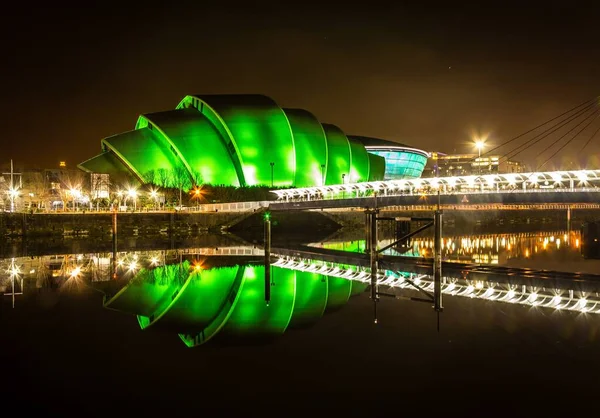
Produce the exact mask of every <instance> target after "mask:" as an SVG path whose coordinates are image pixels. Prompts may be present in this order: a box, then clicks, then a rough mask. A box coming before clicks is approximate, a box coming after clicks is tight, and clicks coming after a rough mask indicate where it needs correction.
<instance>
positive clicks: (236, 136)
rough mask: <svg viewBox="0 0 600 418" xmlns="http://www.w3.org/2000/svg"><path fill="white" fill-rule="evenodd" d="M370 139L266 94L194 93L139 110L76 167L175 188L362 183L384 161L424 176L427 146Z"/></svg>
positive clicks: (394, 171) (376, 176) (379, 173)
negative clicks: (160, 108) (173, 103)
mask: <svg viewBox="0 0 600 418" xmlns="http://www.w3.org/2000/svg"><path fill="white" fill-rule="evenodd" d="M365 141H366V142H365ZM372 141H381V140H374V139H373V138H364V137H358V136H348V135H346V134H345V133H344V132H343V131H342V130H341V129H340V128H338V127H337V126H335V125H331V124H325V123H321V122H319V121H318V120H317V118H316V117H315V116H314V115H312V114H311V113H310V112H308V111H306V110H302V109H287V108H286V109H282V108H280V107H279V106H278V105H277V104H276V103H275V102H274V101H273V100H272V99H270V98H268V97H266V96H261V95H193V96H186V97H185V98H184V99H183V100H182V101H181V102H180V103H179V104H178V105H177V107H176V109H175V110H169V111H164V112H158V113H151V114H145V115H141V116H140V117H139V118H138V121H137V124H136V126H135V129H134V130H132V131H129V132H124V133H121V134H118V135H115V136H112V137H109V138H105V139H103V140H102V141H101V148H102V152H101V153H100V154H99V155H97V156H96V157H93V158H91V159H89V160H87V161H85V162H83V163H81V164H79V167H80V168H81V169H82V170H84V171H86V172H88V173H102V174H110V177H111V179H112V180H113V182H115V181H118V179H120V181H128V182H131V183H133V182H136V183H141V184H145V183H152V184H155V185H157V186H159V187H175V188H179V189H189V188H191V187H192V186H194V185H198V184H213V185H233V186H253V185H267V186H272V187H306V186H319V185H323V184H340V183H343V182H352V183H354V182H364V181H373V180H382V179H383V178H384V173H385V172H386V166H387V167H389V170H390V171H389V172H390V175H393V176H395V177H394V178H398V176H406V177H416V176H419V175H420V174H421V172H422V167H421V166H423V167H424V165H425V161H426V158H427V153H426V152H424V151H419V150H412V151H408V150H409V148H408V147H405V146H403V145H402V146H400V145H399V147H400V149H403V150H405V151H401V152H400V151H399V149H394V152H392V153H389V154H386V155H383V156H381V155H382V152H383V151H382V150H380V149H372V148H369V147H370V146H371V145H372ZM384 142H385V143H386V144H387V145H388V148H390V147H392V144H393V143H392V142H388V141H384ZM368 144H371V145H368ZM413 154H414V158H416V159H415V160H412V159H411V158H413ZM386 159H387V160H389V162H388V161H386ZM403 164H407V166H406V167H404V165H403Z"/></svg>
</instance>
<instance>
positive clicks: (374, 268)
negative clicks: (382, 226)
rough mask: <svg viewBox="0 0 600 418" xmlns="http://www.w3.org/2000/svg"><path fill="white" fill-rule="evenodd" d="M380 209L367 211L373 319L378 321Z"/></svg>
mask: <svg viewBox="0 0 600 418" xmlns="http://www.w3.org/2000/svg"><path fill="white" fill-rule="evenodd" d="M378 213H379V209H368V210H367V211H366V215H367V222H366V229H367V231H368V238H367V242H368V245H369V255H370V260H371V300H372V301H373V321H374V322H375V323H377V302H379V292H378V286H377V275H378V273H379V254H378V252H377V238H378V237H377V214H378Z"/></svg>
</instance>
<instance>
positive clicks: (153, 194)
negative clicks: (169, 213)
mask: <svg viewBox="0 0 600 418" xmlns="http://www.w3.org/2000/svg"><path fill="white" fill-rule="evenodd" d="M150 198H151V199H152V200H153V201H154V208H155V209H156V206H157V204H158V192H157V191H156V190H155V189H152V190H150Z"/></svg>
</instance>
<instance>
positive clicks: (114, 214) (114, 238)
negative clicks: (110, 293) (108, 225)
mask: <svg viewBox="0 0 600 418" xmlns="http://www.w3.org/2000/svg"><path fill="white" fill-rule="evenodd" d="M111 215H112V278H113V279H116V278H117V209H116V208H115V209H113V212H112V214H111Z"/></svg>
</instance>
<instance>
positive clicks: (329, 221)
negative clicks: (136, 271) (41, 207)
mask: <svg viewBox="0 0 600 418" xmlns="http://www.w3.org/2000/svg"><path fill="white" fill-rule="evenodd" d="M428 215H429V216H431V215H432V214H431V213H427V212H423V211H415V212H398V211H385V210H382V212H381V216H383V217H424V216H428ZM263 216H264V213H263V212H259V211H258V212H199V213H193V212H192V213H186V212H179V213H178V212H148V213H140V212H137V213H119V214H118V215H117V224H118V234H119V236H120V237H123V236H128V237H137V236H140V237H144V236H160V235H162V236H165V235H166V236H176V237H186V236H195V235H198V234H202V233H206V232H222V231H231V232H233V233H235V234H237V235H240V236H243V237H244V238H245V239H250V240H251V241H252V240H255V239H256V238H257V237H258V238H262V228H263ZM271 219H272V231H273V234H274V235H278V236H283V235H290V236H291V235H297V234H309V235H311V234H314V233H318V235H323V236H325V235H327V234H329V233H333V232H335V231H336V230H337V229H339V228H340V226H343V227H345V228H346V229H348V228H350V229H351V228H357V229H362V228H364V224H365V214H364V212H363V211H361V210H343V211H331V210H325V211H321V210H309V211H293V212H284V211H276V212H272V214H271ZM598 219H600V211H598V210H588V209H581V210H572V212H571V221H570V223H571V225H570V226H571V229H575V228H579V227H580V226H581V224H582V223H583V222H584V221H590V220H598ZM388 223H389V224H390V227H392V226H391V224H392V223H391V222H388ZM385 225H386V223H385V222H383V223H382V228H385V227H386V226H385ZM553 228H554V229H556V228H558V229H568V225H567V214H566V211H565V210H522V211H517V210H497V211H452V210H446V211H444V229H445V230H447V231H449V230H453V229H454V230H456V231H460V233H462V234H469V233H475V234H477V233H497V232H510V231H512V230H519V231H531V232H533V231H542V230H549V229H553ZM111 235H112V214H110V213H39V214H37V213H34V214H24V213H3V214H1V215H0V236H4V237H21V238H23V237H27V238H41V237H57V236H61V237H65V236H76V237H81V236H89V237H98V238H102V237H110V236H111Z"/></svg>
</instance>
